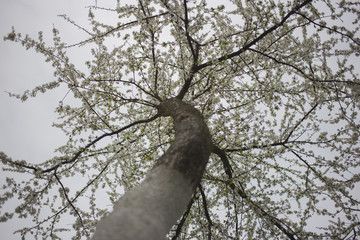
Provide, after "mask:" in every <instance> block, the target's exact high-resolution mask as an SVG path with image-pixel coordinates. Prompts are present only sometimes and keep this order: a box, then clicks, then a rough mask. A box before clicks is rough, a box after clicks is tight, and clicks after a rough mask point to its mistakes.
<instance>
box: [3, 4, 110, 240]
mask: <svg viewBox="0 0 360 240" xmlns="http://www.w3.org/2000/svg"><path fill="white" fill-rule="evenodd" d="M102 2H112V3H114V2H115V3H116V1H113V0H105V1H104V0H102ZM94 3H95V0H77V1H74V0H60V1H59V0H56V1H55V0H31V1H29V0H2V1H1V8H0V35H1V39H0V68H1V69H0V76H1V80H0V111H1V113H0V123H1V124H0V151H3V152H5V153H6V154H7V155H8V156H10V157H11V158H13V159H14V160H17V159H19V160H20V159H24V160H27V161H29V162H42V161H44V160H46V159H48V158H50V157H52V156H53V151H54V149H55V148H56V147H59V146H61V145H62V144H63V143H65V141H66V139H65V137H64V135H63V134H62V132H61V131H60V130H58V129H56V128H53V127H51V125H52V122H54V121H55V122H56V119H57V115H56V114H55V113H54V109H55V107H56V106H57V105H58V104H59V101H61V100H62V98H63V97H64V96H65V95H66V89H59V90H56V91H51V92H49V93H45V94H40V95H38V96H37V97H36V98H32V99H29V100H28V101H26V102H24V103H22V102H21V101H20V100H18V99H15V98H9V96H8V94H7V93H6V91H7V92H13V93H22V92H23V91H24V90H27V89H32V88H34V87H35V86H37V85H39V84H41V83H45V82H49V81H52V80H54V76H53V69H52V67H51V64H49V63H46V62H45V61H44V57H43V56H41V54H38V53H35V52H34V51H33V50H28V51H26V50H25V48H24V47H22V46H21V45H20V44H16V43H14V42H10V41H6V42H4V41H3V36H5V35H7V33H9V32H10V31H11V27H12V26H14V27H15V30H16V31H17V32H21V33H23V34H24V35H25V34H26V33H28V34H29V35H30V36H31V37H34V38H36V37H37V35H38V34H37V33H38V31H43V32H44V36H45V38H46V39H48V40H49V39H51V38H52V27H53V26H54V25H55V26H56V27H57V28H58V29H59V30H60V33H61V34H62V35H64V36H66V37H68V38H69V41H70V42H73V41H76V39H81V38H82V39H83V38H84V35H81V33H79V31H78V30H77V29H75V28H74V27H73V26H72V25H70V24H68V23H66V22H65V21H64V20H63V19H62V18H60V17H57V15H58V14H67V15H68V16H69V17H71V18H72V19H73V20H75V21H76V22H77V23H79V24H84V25H85V24H86V22H87V15H88V9H87V8H85V6H88V5H93V4H94ZM74 33H75V34H74ZM50 42H51V41H50ZM75 61H79V62H80V61H82V59H81V58H80V56H79V59H77V60H76V59H75ZM3 177H4V176H2V177H0V181H1V182H0V186H2V185H3V180H4V178H3ZM0 211H3V210H2V209H1V210H0ZM15 229H16V223H14V221H12V222H8V223H1V224H0V232H1V237H0V238H1V239H14V237H13V236H11V234H12V232H13V231H14V230H15ZM17 236H18V238H19V235H17Z"/></svg>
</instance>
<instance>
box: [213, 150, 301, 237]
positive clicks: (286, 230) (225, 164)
mask: <svg viewBox="0 0 360 240" xmlns="http://www.w3.org/2000/svg"><path fill="white" fill-rule="evenodd" d="M212 152H213V153H215V154H216V155H218V156H219V157H220V159H221V161H222V163H223V167H224V169H225V173H226V174H227V175H228V180H227V184H226V185H227V186H229V187H230V188H231V189H232V190H233V191H234V192H235V193H237V194H238V195H239V196H240V197H241V198H243V199H246V200H247V202H248V203H249V204H250V206H252V208H253V209H254V210H255V212H257V213H258V214H259V215H262V216H263V217H264V218H265V219H267V220H268V221H270V222H271V223H272V224H274V225H275V226H276V227H277V228H278V229H279V230H280V231H281V232H283V233H284V234H285V235H286V236H287V237H288V238H289V239H291V240H295V235H296V233H295V232H294V231H293V230H292V229H290V227H288V226H287V225H286V223H284V222H283V221H281V220H280V219H278V218H276V217H274V216H272V215H270V214H269V213H268V212H266V211H265V210H264V209H262V207H261V206H259V205H258V204H257V203H255V202H254V201H252V200H251V199H250V197H249V196H248V195H247V194H246V193H245V191H244V189H240V188H238V187H236V186H235V184H234V182H233V178H232V170H231V166H230V162H229V159H228V157H227V156H226V153H225V151H224V150H222V149H220V148H219V147H217V146H213V150H212ZM239 184H240V186H241V183H240V182H239ZM241 188H242V187H241Z"/></svg>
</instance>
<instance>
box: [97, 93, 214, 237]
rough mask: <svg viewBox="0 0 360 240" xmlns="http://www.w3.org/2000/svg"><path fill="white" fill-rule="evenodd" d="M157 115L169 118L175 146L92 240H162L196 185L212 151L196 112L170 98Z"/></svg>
mask: <svg viewBox="0 0 360 240" xmlns="http://www.w3.org/2000/svg"><path fill="white" fill-rule="evenodd" d="M158 112H159V114H160V115H161V116H171V117H172V118H173V121H174V127H175V141H174V142H173V143H172V145H171V146H170V147H169V149H168V150H167V151H166V152H165V153H164V155H163V156H161V157H160V158H159V159H158V161H157V162H156V164H155V166H154V167H153V169H151V171H150V172H149V173H148V175H147V176H146V178H145V180H144V181H143V182H141V183H140V185H139V186H137V187H136V188H134V189H133V190H131V191H129V192H127V193H126V194H125V195H124V196H123V197H121V198H120V199H119V200H118V202H117V203H116V204H115V206H114V210H113V212H112V213H110V214H109V215H108V216H106V217H105V218H104V219H102V220H100V222H99V223H98V225H97V228H96V231H95V234H94V237H93V240H110V239H111V240H115V239H116V240H119V239H121V240H127V239H129V240H130V239H131V240H134V239H137V240H142V239H144V240H145V239H146V240H152V239H154V240H159V239H164V238H165V236H166V234H167V233H168V232H169V230H170V228H171V227H172V226H173V225H174V224H175V223H176V221H177V219H179V218H180V217H181V215H182V214H183V212H184V211H185V208H186V206H187V204H188V202H189V201H190V199H191V197H192V193H193V192H194V190H195V188H196V187H197V185H198V184H199V181H200V179H201V177H202V175H203V171H204V169H205V166H206V164H207V161H208V158H209V155H210V152H211V146H212V144H211V136H210V133H209V130H208V128H207V126H206V123H205V121H204V119H203V117H202V115H201V113H200V112H199V111H198V110H196V109H195V108H194V107H192V106H190V105H188V104H186V103H184V102H182V101H181V100H179V99H176V98H173V99H170V100H167V101H165V102H163V103H161V104H160V105H159V106H158Z"/></svg>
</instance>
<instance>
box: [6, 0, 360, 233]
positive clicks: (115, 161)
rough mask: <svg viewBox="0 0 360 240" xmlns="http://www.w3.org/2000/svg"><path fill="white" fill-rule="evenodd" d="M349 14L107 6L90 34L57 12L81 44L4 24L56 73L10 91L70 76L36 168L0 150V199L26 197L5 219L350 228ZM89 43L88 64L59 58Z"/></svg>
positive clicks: (353, 78) (317, 5) (353, 30)
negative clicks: (57, 138)
mask: <svg viewBox="0 0 360 240" xmlns="http://www.w3.org/2000/svg"><path fill="white" fill-rule="evenodd" d="M218 2H220V1H218ZM220 4H221V5H220ZM359 9H360V3H359V2H356V1H347V0H338V1H335V0H334V1H329V0H317V1H316V0H288V1H285V0H284V1H275V0H270V1H261V0H230V1H221V2H220V3H219V4H217V5H214V3H213V2H211V1H205V0H203V1H187V0H184V1H167V0H152V1H151V0H138V1H128V3H127V4H123V2H122V1H121V2H120V1H118V4H117V6H116V8H115V9H107V8H106V9H105V8H100V7H97V6H93V7H92V8H90V11H89V20H90V23H91V25H92V29H91V30H87V29H86V28H85V27H81V26H79V25H77V24H76V23H74V22H73V21H72V20H71V19H69V18H68V17H66V16H64V18H65V19H66V20H67V21H69V22H70V23H72V24H74V26H76V27H77V28H79V30H80V31H85V32H86V33H88V34H89V38H88V39H85V40H84V41H83V42H80V43H77V44H73V45H70V44H65V43H63V42H62V41H61V39H60V36H59V32H58V30H57V29H55V28H54V29H53V34H54V38H53V39H54V44H53V45H52V46H49V45H47V44H45V42H44V41H43V37H42V34H41V33H40V34H39V38H38V39H37V40H36V39H32V38H30V37H29V36H26V37H22V35H21V34H19V33H16V32H15V30H13V31H12V32H11V33H10V34H8V35H7V36H6V37H5V39H6V40H11V41H15V42H19V43H21V44H23V45H24V46H25V47H26V48H27V49H35V50H36V51H38V52H40V53H41V54H43V55H44V56H45V57H46V61H49V62H51V63H52V65H53V66H54V69H55V71H54V73H55V76H56V79H55V80H54V81H53V82H49V83H46V84H44V85H41V86H38V87H36V88H35V89H34V90H32V91H27V92H25V93H24V94H22V95H15V94H13V96H16V97H18V98H20V99H21V100H26V99H27V98H28V97H33V96H35V95H36V94H37V93H38V92H45V91H47V90H50V89H53V88H56V87H58V86H61V85H65V86H67V87H68V89H69V93H70V92H71V93H72V94H69V97H68V98H70V96H72V97H74V99H76V100H77V101H75V100H74V101H66V99H67V98H65V100H64V101H61V102H60V103H59V106H58V107H57V109H56V111H57V113H58V114H59V115H60V119H61V122H59V123H56V124H54V125H55V126H56V127H58V128H60V129H62V130H63V131H64V133H65V134H66V135H67V136H68V142H67V144H66V145H64V146H62V147H59V148H58V149H57V152H58V153H57V156H55V157H54V158H52V159H49V160H47V161H45V162H44V163H42V164H32V163H30V162H26V161H17V160H12V159H11V158H10V157H8V156H7V155H6V154H5V153H1V154H0V158H1V160H2V164H3V165H4V166H5V167H4V170H6V171H9V173H8V176H9V177H8V178H7V180H6V185H5V186H4V187H3V189H2V197H1V201H0V203H1V204H2V205H4V204H5V203H6V202H8V201H11V200H12V199H14V198H18V199H20V200H21V203H20V204H19V206H18V207H17V208H15V209H14V211H10V212H2V213H1V214H2V215H1V221H6V220H8V219H10V218H12V217H14V216H16V217H30V218H32V219H33V221H34V224H33V226H28V227H24V228H23V229H20V230H19V233H20V234H21V235H22V236H27V235H29V234H33V235H35V236H36V237H39V238H40V237H41V238H52V239H56V238H57V237H59V236H61V232H62V231H66V230H69V229H70V230H72V231H73V232H74V239H79V238H82V237H90V236H91V235H92V233H93V232H94V231H95V237H94V238H95V239H159V238H161V237H164V236H165V235H166V233H168V235H167V237H168V238H170V239H206V238H207V239H244V238H247V239H324V238H325V239H326V238H328V239H355V238H356V237H358V236H359V235H360V220H359V210H360V208H359V203H360V202H359V201H360V200H359V195H358V193H357V192H356V190H359V180H360V177H359V176H360V175H359V167H360V166H359V164H360V158H359V157H360V156H359V155H360V147H359V139H358V138H359V133H360V125H359V123H360V121H359V120H360V119H359V116H358V111H359V108H360V101H359V98H360V80H359V67H358V66H357V65H355V64H354V63H356V62H358V61H359V54H360V52H359V49H360V47H359V46H360V38H359V20H360V10H359ZM96 11H108V12H109V13H113V14H116V15H117V16H118V22H114V23H113V24H112V25H107V24H105V23H101V22H99V21H98V20H96V19H97V18H96V17H95V13H96ZM84 45H86V46H89V45H90V46H92V49H91V53H92V55H93V58H92V59H89V60H88V61H86V62H85V64H86V66H87V68H88V71H81V70H79V69H77V68H76V67H75V66H74V65H73V64H72V63H71V61H70V59H69V57H67V54H66V51H71V48H72V47H75V46H84ZM70 104H72V105H70ZM14 172H17V173H26V177H27V178H26V180H25V181H22V182H21V181H17V179H16V178H15V177H12V174H15V173H14ZM74 182H76V183H77V184H74ZM124 191H125V194H124V195H123V192H124ZM122 195H123V196H122ZM121 196H122V197H121ZM119 198H120V199H119ZM118 199H119V200H118ZM109 205H111V206H109ZM112 206H114V209H112ZM48 209H50V212H49V210H48ZM110 212H111V213H110ZM109 213H110V214H109ZM104 216H105V217H104ZM69 219H70V220H69ZM64 221H66V223H69V221H72V223H73V224H72V225H67V226H68V228H69V229H66V228H64V227H63V225H62V223H63V222H64ZM319 222H320V223H319ZM314 223H316V224H314ZM97 225H98V227H97V228H96V226H97ZM95 229H96V230H95ZM120 236H122V237H120ZM126 237H127V238H126Z"/></svg>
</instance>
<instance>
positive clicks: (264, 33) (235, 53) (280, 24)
mask: <svg viewBox="0 0 360 240" xmlns="http://www.w3.org/2000/svg"><path fill="white" fill-rule="evenodd" d="M310 2H312V0H305V1H304V2H303V3H301V4H299V5H297V6H296V7H294V8H293V9H292V10H291V11H290V12H289V13H288V14H287V15H286V16H285V17H284V18H283V19H282V20H281V21H280V22H279V23H277V24H275V25H273V26H272V27H271V28H269V29H267V30H266V31H265V32H263V33H262V34H260V36H258V37H257V38H255V39H254V40H252V41H251V42H250V43H248V44H247V45H245V46H244V47H242V48H240V49H239V50H238V51H236V52H233V53H230V54H226V55H224V56H221V57H219V58H217V59H216V61H217V62H222V61H225V60H227V59H231V58H233V57H236V56H239V55H240V54H242V53H243V52H245V51H246V50H248V49H249V48H250V47H251V46H253V45H255V44H256V43H257V42H259V41H260V40H262V39H263V38H264V37H266V36H267V35H268V34H270V33H272V32H274V31H275V30H276V29H278V28H279V27H281V26H282V25H284V23H285V22H286V21H287V20H288V19H289V18H290V17H291V16H292V15H294V14H296V13H297V11H298V10H300V9H301V8H303V7H304V6H305V5H307V4H309V3H310ZM213 62H214V61H213V60H210V61H207V62H205V63H202V64H200V65H198V66H197V67H196V71H199V70H201V69H203V68H206V67H208V66H210V65H212V64H213Z"/></svg>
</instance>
